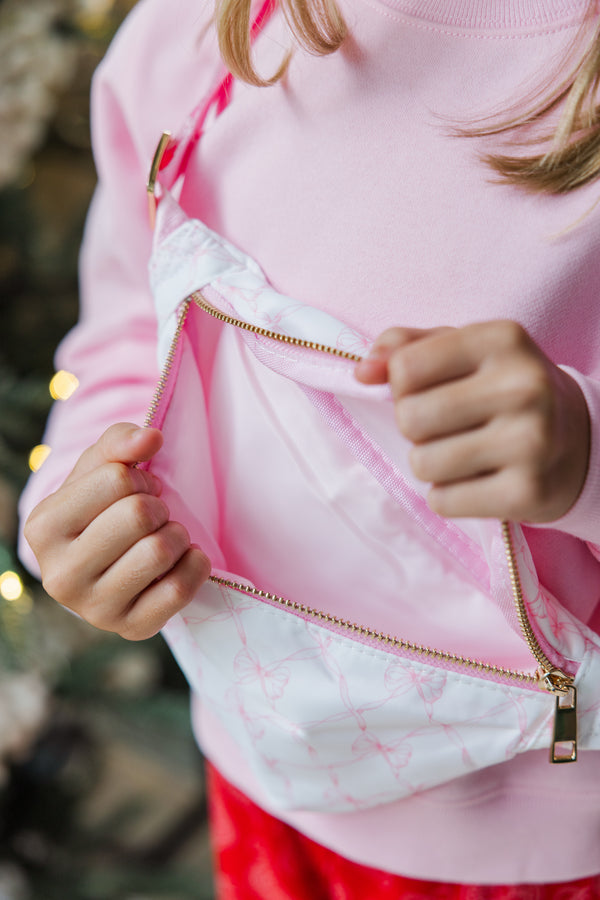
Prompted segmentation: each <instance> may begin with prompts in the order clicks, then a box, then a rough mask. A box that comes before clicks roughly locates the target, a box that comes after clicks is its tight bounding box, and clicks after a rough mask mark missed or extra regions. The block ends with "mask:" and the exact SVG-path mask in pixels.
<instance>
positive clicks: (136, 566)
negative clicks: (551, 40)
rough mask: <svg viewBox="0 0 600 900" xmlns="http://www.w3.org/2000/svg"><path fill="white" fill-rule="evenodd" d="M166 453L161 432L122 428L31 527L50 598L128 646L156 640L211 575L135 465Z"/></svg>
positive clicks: (155, 484) (109, 434) (36, 514)
mask: <svg viewBox="0 0 600 900" xmlns="http://www.w3.org/2000/svg"><path fill="white" fill-rule="evenodd" d="M161 445H162V435H161V433H160V432H159V431H157V430H156V429H153V428H138V427H137V426H135V425H128V424H119V425H113V426H112V427H111V428H109V429H108V430H107V431H105V432H104V434H103V435H102V437H101V438H100V440H99V441H98V442H97V443H96V444H94V446H93V447H90V448H89V449H88V450H86V451H85V453H83V454H82V456H81V457H80V458H79V460H78V462H77V465H76V466H75V468H74V469H73V471H72V472H71V474H70V475H69V477H68V478H67V480H66V481H65V482H64V484H63V485H62V487H60V488H59V489H58V490H57V491H56V492H55V493H54V494H51V496H49V497H47V498H46V499H45V500H43V501H42V502H41V503H40V504H39V505H38V506H36V508H35V509H34V510H33V512H32V513H31V515H30V516H29V519H28V520H27V522H26V524H25V537H26V538H27V540H28V542H29V544H30V545H31V548H32V550H33V552H34V553H35V555H36V557H37V560H38V562H39V564H40V568H41V572H42V579H43V584H44V587H45V588H46V590H47V591H48V593H49V594H50V596H52V597H54V599H55V600H57V601H58V602H59V603H62V604H63V605H64V606H68V607H69V609H72V610H73V611H75V612H77V613H78V614H79V615H80V616H82V618H84V619H86V620H87V621H88V622H90V623H91V624H92V625H95V626H96V627H97V628H102V629H104V630H105V631H115V632H117V633H118V634H120V635H122V636H123V637H125V638H128V639H129V640H142V639H143V638H147V637H150V636H151V635H153V634H155V633H156V632H157V631H158V630H159V629H160V628H161V627H162V626H163V625H164V624H165V622H167V620H168V619H169V618H170V617H171V616H172V615H173V614H174V613H176V612H178V611H179V610H180V609H182V608H183V607H184V606H185V605H186V604H187V603H188V602H189V600H190V599H191V597H192V595H193V593H194V591H195V590H196V589H197V588H198V587H199V586H200V585H201V584H202V583H203V582H204V581H206V579H207V578H208V576H209V574H210V563H209V561H208V559H207V558H206V556H205V555H204V554H203V553H202V551H201V550H199V549H198V548H196V547H192V546H190V539H189V536H188V533H187V531H186V530H185V528H184V527H183V526H182V525H179V524H178V523H176V522H171V521H169V510H168V509H167V507H166V505H165V503H163V501H162V500H161V499H160V498H159V496H158V495H159V493H160V483H159V481H158V479H157V478H155V477H154V475H152V474H150V473H149V472H143V471H142V470H141V469H138V468H135V467H134V466H133V465H132V464H133V463H136V462H141V461H142V460H148V459H151V458H152V457H153V456H154V454H155V453H156V452H157V451H158V450H159V448H160V447H161Z"/></svg>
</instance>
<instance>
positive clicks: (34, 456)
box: [29, 444, 50, 472]
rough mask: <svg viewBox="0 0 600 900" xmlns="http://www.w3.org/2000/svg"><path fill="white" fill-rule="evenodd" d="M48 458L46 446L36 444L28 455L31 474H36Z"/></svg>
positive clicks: (47, 447) (48, 450)
mask: <svg viewBox="0 0 600 900" xmlns="http://www.w3.org/2000/svg"><path fill="white" fill-rule="evenodd" d="M49 456H50V447H49V446H48V444H38V445H37V447H34V448H33V450H32V451H31V453H30V454H29V468H30V469H31V471H32V472H37V470H38V469H40V468H41V467H42V466H43V464H44V463H45V462H46V460H47V459H48V457H49Z"/></svg>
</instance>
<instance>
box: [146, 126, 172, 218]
mask: <svg viewBox="0 0 600 900" xmlns="http://www.w3.org/2000/svg"><path fill="white" fill-rule="evenodd" d="M170 140H171V132H170V131H163V133H162V135H161V137H160V141H159V142H158V146H157V148H156V150H155V151H154V157H153V159H152V165H151V166H150V174H149V175H148V182H147V184H146V191H147V193H148V216H149V218H150V227H151V228H152V229H154V224H155V222H156V193H155V192H156V180H157V178H158V173H159V171H160V164H161V163H162V159H163V156H164V155H165V150H166V149H167V147H168V145H169V141H170Z"/></svg>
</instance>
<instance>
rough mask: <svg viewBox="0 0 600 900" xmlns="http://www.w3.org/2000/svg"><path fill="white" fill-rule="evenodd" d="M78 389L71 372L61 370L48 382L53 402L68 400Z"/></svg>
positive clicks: (76, 381) (75, 377)
mask: <svg viewBox="0 0 600 900" xmlns="http://www.w3.org/2000/svg"><path fill="white" fill-rule="evenodd" d="M78 387H79V380H78V378H77V376H76V375H73V373H72V372H66V371H65V370H64V369H61V370H60V371H59V372H57V373H56V374H55V375H54V376H53V378H52V380H51V382H50V396H51V397H52V399H53V400H68V399H69V397H70V396H71V394H73V393H74V392H75V391H76V390H77V388H78Z"/></svg>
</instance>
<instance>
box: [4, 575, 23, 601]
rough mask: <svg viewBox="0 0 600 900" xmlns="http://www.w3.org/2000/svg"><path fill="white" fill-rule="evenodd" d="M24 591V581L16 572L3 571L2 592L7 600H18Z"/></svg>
mask: <svg viewBox="0 0 600 900" xmlns="http://www.w3.org/2000/svg"><path fill="white" fill-rule="evenodd" d="M22 593H23V582H22V581H21V579H20V578H19V576H18V575H17V573H16V572H10V571H7V572H3V573H2V575H0V594H1V595H2V596H3V597H4V599H5V600H18V599H19V597H20V596H21V594H22Z"/></svg>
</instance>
